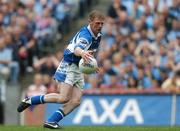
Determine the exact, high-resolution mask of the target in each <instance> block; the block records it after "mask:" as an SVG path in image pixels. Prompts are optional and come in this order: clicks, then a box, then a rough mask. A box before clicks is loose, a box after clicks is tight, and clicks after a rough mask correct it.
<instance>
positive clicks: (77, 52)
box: [74, 47, 92, 61]
mask: <svg viewBox="0 0 180 131" xmlns="http://www.w3.org/2000/svg"><path fill="white" fill-rule="evenodd" d="M74 54H75V55H76V56H81V57H82V58H83V59H84V60H85V61H89V60H90V57H92V55H91V54H92V51H90V50H89V51H85V50H84V49H82V48H80V47H76V48H75V50H74Z"/></svg>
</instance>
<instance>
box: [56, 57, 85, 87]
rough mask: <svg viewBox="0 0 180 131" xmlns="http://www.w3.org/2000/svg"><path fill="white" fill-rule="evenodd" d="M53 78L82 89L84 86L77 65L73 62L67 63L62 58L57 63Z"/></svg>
mask: <svg viewBox="0 0 180 131" xmlns="http://www.w3.org/2000/svg"><path fill="white" fill-rule="evenodd" d="M54 79H55V80H56V81H58V82H64V83H67V84H69V85H71V86H76V87H78V88H80V89H81V90H82V89H83V86H84V75H83V73H81V72H80V70H79V68H78V66H77V65H76V64H74V63H72V64H69V63H68V62H66V61H64V60H62V61H61V63H60V64H59V66H58V68H57V70H56V72H55V74H54Z"/></svg>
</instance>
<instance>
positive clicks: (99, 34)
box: [87, 25, 102, 40]
mask: <svg viewBox="0 0 180 131" xmlns="http://www.w3.org/2000/svg"><path fill="white" fill-rule="evenodd" d="M87 29H88V30H89V32H90V34H91V35H92V36H93V37H94V38H95V39H96V40H97V39H98V37H100V36H102V34H101V33H98V35H97V37H96V36H95V35H94V33H93V32H92V30H91V27H90V25H88V26H87Z"/></svg>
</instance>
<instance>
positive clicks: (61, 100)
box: [58, 97, 70, 103]
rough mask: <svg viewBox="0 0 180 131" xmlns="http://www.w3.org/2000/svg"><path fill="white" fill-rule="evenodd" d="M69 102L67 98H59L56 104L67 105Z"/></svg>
mask: <svg viewBox="0 0 180 131" xmlns="http://www.w3.org/2000/svg"><path fill="white" fill-rule="evenodd" d="M69 100H70V99H69V97H59V99H58V103H67V102H68V101H69Z"/></svg>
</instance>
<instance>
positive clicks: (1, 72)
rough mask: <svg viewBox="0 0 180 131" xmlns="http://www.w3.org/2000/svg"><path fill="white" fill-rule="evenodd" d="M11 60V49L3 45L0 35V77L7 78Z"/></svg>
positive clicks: (2, 38) (3, 40)
mask: <svg viewBox="0 0 180 131" xmlns="http://www.w3.org/2000/svg"><path fill="white" fill-rule="evenodd" d="M11 62H12V50H11V49H9V48H7V47H6V45H5V39H4V37H3V36H0V77H1V79H5V80H8V79H9V75H10V64H11Z"/></svg>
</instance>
